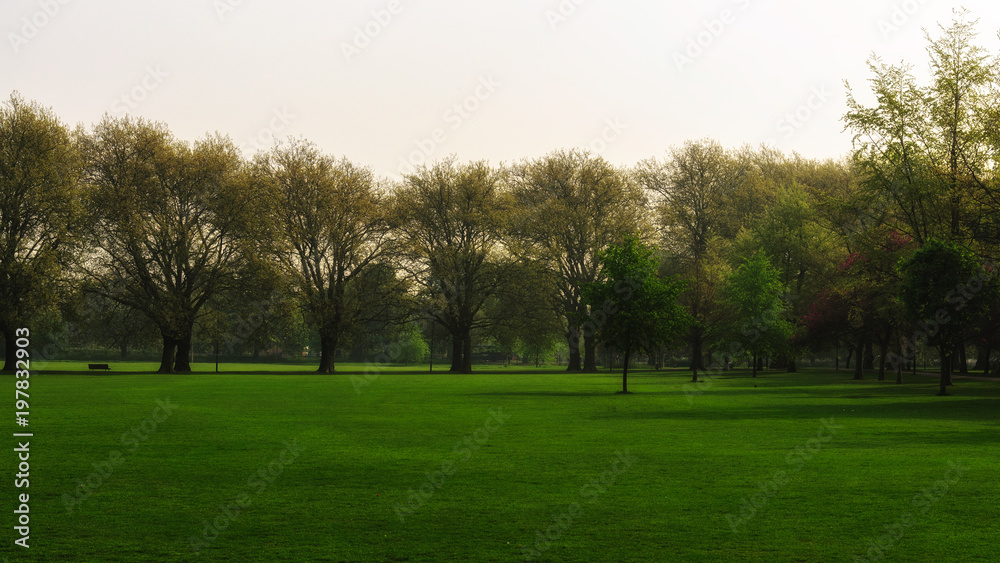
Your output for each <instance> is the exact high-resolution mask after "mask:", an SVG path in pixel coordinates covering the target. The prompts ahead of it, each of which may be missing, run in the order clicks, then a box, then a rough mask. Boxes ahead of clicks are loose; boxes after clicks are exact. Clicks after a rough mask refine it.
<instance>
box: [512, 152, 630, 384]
mask: <svg viewBox="0 0 1000 563" xmlns="http://www.w3.org/2000/svg"><path fill="white" fill-rule="evenodd" d="M512 176H513V177H512V180H513V184H514V193H515V195H516V199H517V201H518V203H519V204H520V206H521V210H522V215H521V217H520V218H519V219H518V220H517V224H516V225H515V226H516V227H517V231H518V233H519V235H520V236H522V237H524V238H525V239H526V240H527V241H528V242H529V245H530V248H531V249H532V251H533V253H535V254H536V255H537V256H538V257H539V258H540V259H541V260H543V261H544V262H545V263H547V264H548V265H549V267H550V268H551V269H552V271H553V272H554V273H555V274H556V280H557V282H556V283H557V286H556V291H557V296H558V297H557V299H558V302H559V304H560V307H561V309H562V310H561V312H562V314H563V315H564V316H565V318H566V341H567V343H568V345H569V365H568V367H567V369H568V371H581V370H582V371H586V372H593V371H596V370H597V354H596V339H595V337H594V335H593V334H589V333H586V332H584V331H581V328H580V319H582V318H584V317H586V315H587V310H586V305H585V304H584V302H583V288H584V287H585V286H586V285H587V284H588V283H592V282H594V281H596V280H597V279H598V276H599V274H600V263H599V260H598V253H599V252H600V251H601V250H603V249H604V248H606V247H607V246H608V245H610V244H613V243H617V242H621V241H622V239H623V237H625V236H626V235H628V234H637V233H639V232H642V231H643V230H645V229H644V226H645V225H646V224H647V222H648V221H647V219H646V213H645V198H644V196H643V194H642V191H641V190H640V189H639V187H638V186H637V185H636V184H635V183H634V182H632V181H631V180H630V178H629V176H628V174H626V173H625V172H624V171H622V170H618V169H616V168H615V167H613V166H612V165H611V164H610V163H608V162H607V161H606V160H604V159H603V158H601V157H599V156H595V155H593V154H590V153H588V152H585V151H577V150H571V151H557V152H554V153H551V154H549V155H547V156H545V157H542V158H540V159H537V160H533V161H527V162H523V163H521V164H520V165H518V166H516V167H515V168H514V170H513V174H512ZM581 343H582V344H583V354H582V357H581V353H580V344H581Z"/></svg>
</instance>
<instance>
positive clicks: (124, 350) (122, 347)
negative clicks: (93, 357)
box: [118, 342, 128, 360]
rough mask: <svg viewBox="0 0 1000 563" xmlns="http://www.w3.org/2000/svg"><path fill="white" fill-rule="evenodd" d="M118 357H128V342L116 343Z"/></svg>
mask: <svg viewBox="0 0 1000 563" xmlns="http://www.w3.org/2000/svg"><path fill="white" fill-rule="evenodd" d="M118 357H119V359H122V360H124V359H125V358H127V357H128V343H126V342H122V343H120V344H118Z"/></svg>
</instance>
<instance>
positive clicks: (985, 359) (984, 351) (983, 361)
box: [972, 343, 993, 375]
mask: <svg viewBox="0 0 1000 563" xmlns="http://www.w3.org/2000/svg"><path fill="white" fill-rule="evenodd" d="M992 353H993V350H992V349H991V348H990V345H989V344H987V343H983V344H977V345H976V365H975V367H973V368H972V369H974V370H976V371H982V372H983V375H989V374H990V356H991V355H992Z"/></svg>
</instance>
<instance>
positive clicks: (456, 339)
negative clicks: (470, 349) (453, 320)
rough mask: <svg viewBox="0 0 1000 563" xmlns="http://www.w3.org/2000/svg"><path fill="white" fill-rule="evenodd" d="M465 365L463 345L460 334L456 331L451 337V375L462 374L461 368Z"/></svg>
mask: <svg viewBox="0 0 1000 563" xmlns="http://www.w3.org/2000/svg"><path fill="white" fill-rule="evenodd" d="M464 364H465V344H464V343H463V342H462V334H461V332H458V331H456V332H455V334H452V336H451V369H449V370H448V371H449V372H451V373H462V366H463V365H464Z"/></svg>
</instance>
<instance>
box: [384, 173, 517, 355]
mask: <svg viewBox="0 0 1000 563" xmlns="http://www.w3.org/2000/svg"><path fill="white" fill-rule="evenodd" d="M511 209H512V202H511V197H510V194H509V192H508V191H507V190H506V186H505V184H504V182H503V178H502V174H501V172H500V171H499V170H497V169H494V168H491V167H490V166H489V165H488V164H486V163H485V162H475V163H469V164H458V163H456V162H455V160H454V159H451V160H446V161H443V162H439V163H437V164H435V165H434V166H432V167H423V168H420V169H419V170H417V171H416V172H415V173H413V174H411V175H408V176H406V178H405V179H404V180H403V183H402V185H400V186H399V187H398V189H397V190H396V199H395V206H394V214H393V220H394V225H395V227H396V229H395V232H396V235H397V238H398V241H399V244H400V259H401V263H402V264H403V267H404V268H405V269H407V270H408V271H409V273H410V276H411V279H412V280H413V281H414V282H415V283H416V284H417V289H418V293H419V294H420V296H421V298H422V300H423V303H424V307H423V309H422V310H423V311H424V312H425V314H426V315H427V316H429V317H430V318H432V319H433V320H434V322H435V323H437V324H438V325H439V326H441V327H443V328H444V329H445V330H446V331H447V332H448V334H449V335H450V336H451V340H452V365H451V371H452V372H454V373H472V341H473V334H474V331H481V330H482V329H485V328H487V327H489V325H490V324H491V319H490V318H489V317H488V316H487V315H485V307H486V306H487V304H488V303H489V302H490V300H491V299H492V298H493V297H494V296H496V295H497V294H498V293H499V292H501V291H502V289H503V288H504V287H506V286H507V284H508V283H510V280H511V275H512V273H513V272H514V271H515V265H516V264H517V262H518V258H517V257H515V256H513V255H512V254H511V253H510V252H509V250H508V244H507V243H508V242H509V221H510V216H511V213H510V211H511Z"/></svg>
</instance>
